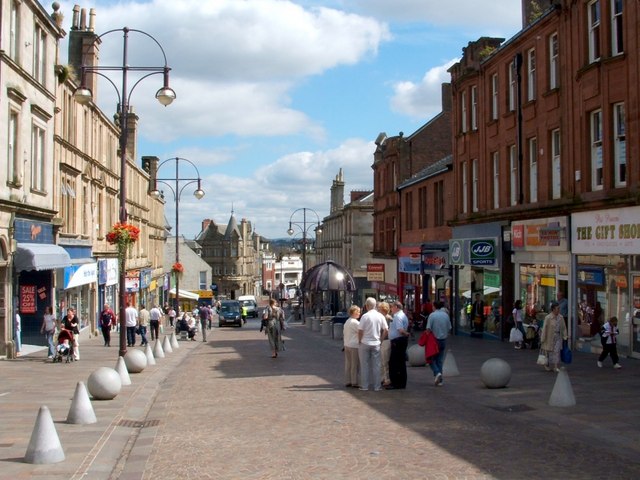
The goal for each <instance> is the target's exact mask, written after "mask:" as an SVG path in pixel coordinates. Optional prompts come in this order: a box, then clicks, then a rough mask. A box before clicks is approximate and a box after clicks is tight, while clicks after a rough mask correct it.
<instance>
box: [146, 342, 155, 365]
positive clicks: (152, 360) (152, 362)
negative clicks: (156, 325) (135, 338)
mask: <svg viewBox="0 0 640 480" xmlns="http://www.w3.org/2000/svg"><path fill="white" fill-rule="evenodd" d="M144 354H145V356H146V357H147V365H155V364H156V359H155V357H154V356H153V351H152V350H151V345H149V344H148V343H147V346H146V347H145V349H144Z"/></svg>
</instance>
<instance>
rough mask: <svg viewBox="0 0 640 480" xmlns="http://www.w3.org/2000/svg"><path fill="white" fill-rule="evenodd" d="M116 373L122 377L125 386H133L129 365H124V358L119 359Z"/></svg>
mask: <svg viewBox="0 0 640 480" xmlns="http://www.w3.org/2000/svg"><path fill="white" fill-rule="evenodd" d="M116 372H118V375H120V381H121V382H122V385H123V386H124V385H131V377H129V371H128V370H127V365H126V363H124V357H118V361H117V362H116Z"/></svg>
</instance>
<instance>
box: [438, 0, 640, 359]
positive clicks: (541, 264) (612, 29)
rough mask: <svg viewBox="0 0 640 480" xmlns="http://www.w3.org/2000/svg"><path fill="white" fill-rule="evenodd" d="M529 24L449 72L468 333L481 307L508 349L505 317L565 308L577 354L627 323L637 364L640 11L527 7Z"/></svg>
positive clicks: (623, 342)
mask: <svg viewBox="0 0 640 480" xmlns="http://www.w3.org/2000/svg"><path fill="white" fill-rule="evenodd" d="M534 3H535V4H536V5H533V4H534ZM549 4H550V5H551V6H550V7H548V8H547V7H546V6H548V5H549ZM541 7H543V8H541ZM544 8H546V10H545V9H544ZM523 18H524V20H525V22H526V24H525V25H524V28H523V30H522V31H520V32H519V33H518V34H517V35H516V36H514V37H513V38H511V39H509V40H508V41H507V42H505V43H502V40H501V39H492V38H480V39H479V40H477V41H475V42H470V43H469V45H468V46H467V47H466V48H465V49H464V50H463V57H462V60H461V61H460V62H459V63H457V64H455V65H454V66H452V67H451V69H450V72H451V77H452V79H451V80H452V95H453V107H452V110H453V112H454V114H453V129H454V142H453V159H454V171H455V175H456V182H455V185H456V193H455V199H456V218H455V220H454V222H453V223H452V227H453V231H452V240H451V242H450V246H451V247H453V246H455V247H459V248H460V251H461V255H460V256H458V257H457V258H456V259H452V263H453V264H454V265H455V266H456V271H457V275H456V277H457V279H456V282H457V283H458V285H457V288H456V291H455V292H454V298H456V299H457V301H458V303H457V304H456V313H457V314H458V315H457V317H458V318H457V324H458V327H459V328H460V329H462V330H464V329H466V328H468V326H469V324H468V319H466V318H465V315H464V308H463V304H464V302H465V300H464V299H465V298H471V296H472V295H474V294H475V293H480V294H481V295H482V296H483V297H484V299H485V302H486V305H487V308H486V312H487V314H488V317H487V325H486V326H485V327H486V330H485V334H491V333H495V334H497V335H499V331H498V330H495V331H494V329H495V325H494V324H492V322H493V320H494V318H493V315H492V314H493V313H495V314H496V318H495V320H499V308H500V307H502V309H503V311H505V314H506V311H510V310H511V308H512V305H513V301H514V300H515V299H518V298H519V299H521V300H522V301H523V303H524V304H525V305H526V308H527V314H528V316H529V317H530V318H529V319H530V320H531V319H533V318H537V319H538V320H542V319H543V318H544V315H545V314H546V312H547V311H548V310H549V303H550V302H551V301H552V300H555V299H556V298H557V297H558V295H559V294H560V296H561V297H562V296H564V297H565V298H568V305H567V308H566V311H565V314H566V316H567V317H568V321H569V327H570V332H571V335H572V337H573V339H574V341H575V342H576V344H577V346H578V347H579V348H583V349H585V350H598V348H599V347H598V345H599V342H598V341H597V338H594V334H595V333H596V332H597V331H598V329H599V326H598V325H599V324H600V323H602V321H603V320H604V319H606V318H608V317H610V316H612V315H616V316H618V318H619V319H620V328H621V336H620V340H619V349H620V350H622V351H623V352H626V353H630V354H634V355H640V342H638V340H636V339H637V337H638V336H637V335H634V334H633V333H634V331H635V332H636V333H638V329H639V328H640V325H638V324H636V323H634V322H635V320H634V318H635V317H634V315H635V313H636V311H640V256H639V255H638V254H640V227H639V226H638V225H639V224H640V207H638V199H639V198H640V196H639V193H640V192H639V189H638V185H639V183H640V169H639V168H638V167H639V166H640V165H639V163H640V160H639V154H640V140H639V136H638V133H639V127H640V122H639V116H640V115H639V114H640V101H639V98H638V84H639V73H640V61H639V54H638V52H639V51H640V45H639V43H640V36H639V34H638V25H639V24H640V3H638V2H624V1H620V0H618V1H616V0H590V1H581V2H574V1H568V0H566V1H553V2H542V1H539V2H530V1H523ZM463 266H464V267H465V268H462V269H461V268H460V267H463ZM492 304H493V305H494V307H496V308H495V309H491V308H490V306H491V305H492ZM563 309H564V307H563Z"/></svg>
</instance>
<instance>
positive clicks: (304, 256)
mask: <svg viewBox="0 0 640 480" xmlns="http://www.w3.org/2000/svg"><path fill="white" fill-rule="evenodd" d="M300 211H302V221H301V222H300V221H294V220H293V217H294V216H295V214H296V213H298V212H300ZM307 212H311V213H313V214H314V215H315V216H316V221H315V222H309V225H307ZM294 226H295V227H297V228H299V229H300V231H301V232H302V276H303V278H304V274H305V273H306V271H307V233H308V230H309V229H310V228H311V227H314V228H313V229H314V231H315V232H316V234H320V233H322V227H320V216H319V215H318V213H317V212H316V211H315V210H313V209H311V208H306V207H303V208H298V209H297V210H294V211H293V213H292V214H291V216H290V217H289V229H288V230H287V234H289V235H293V234H294V233H295V230H294V229H293V227H294ZM301 283H302V282H301ZM298 288H300V292H301V294H302V321H303V322H304V321H306V318H305V311H304V310H305V308H304V300H305V298H304V291H303V290H302V285H298Z"/></svg>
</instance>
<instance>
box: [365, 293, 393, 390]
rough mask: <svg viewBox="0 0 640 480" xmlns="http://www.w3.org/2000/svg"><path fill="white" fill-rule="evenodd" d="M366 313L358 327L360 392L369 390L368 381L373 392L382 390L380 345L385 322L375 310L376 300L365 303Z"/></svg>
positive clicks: (385, 327)
mask: <svg viewBox="0 0 640 480" xmlns="http://www.w3.org/2000/svg"><path fill="white" fill-rule="evenodd" d="M365 308H366V309H367V313H365V314H364V315H362V317H361V318H360V324H359V325H358V357H359V359H360V390H369V379H370V378H371V381H372V382H373V389H374V390H375V391H379V390H382V385H381V383H382V375H381V372H380V344H381V343H382V340H384V339H385V338H386V337H387V332H388V331H389V327H388V326H387V320H386V319H385V318H384V315H382V314H381V313H380V312H379V311H378V310H376V299H375V298H373V297H369V298H367V300H366V301H365Z"/></svg>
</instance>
